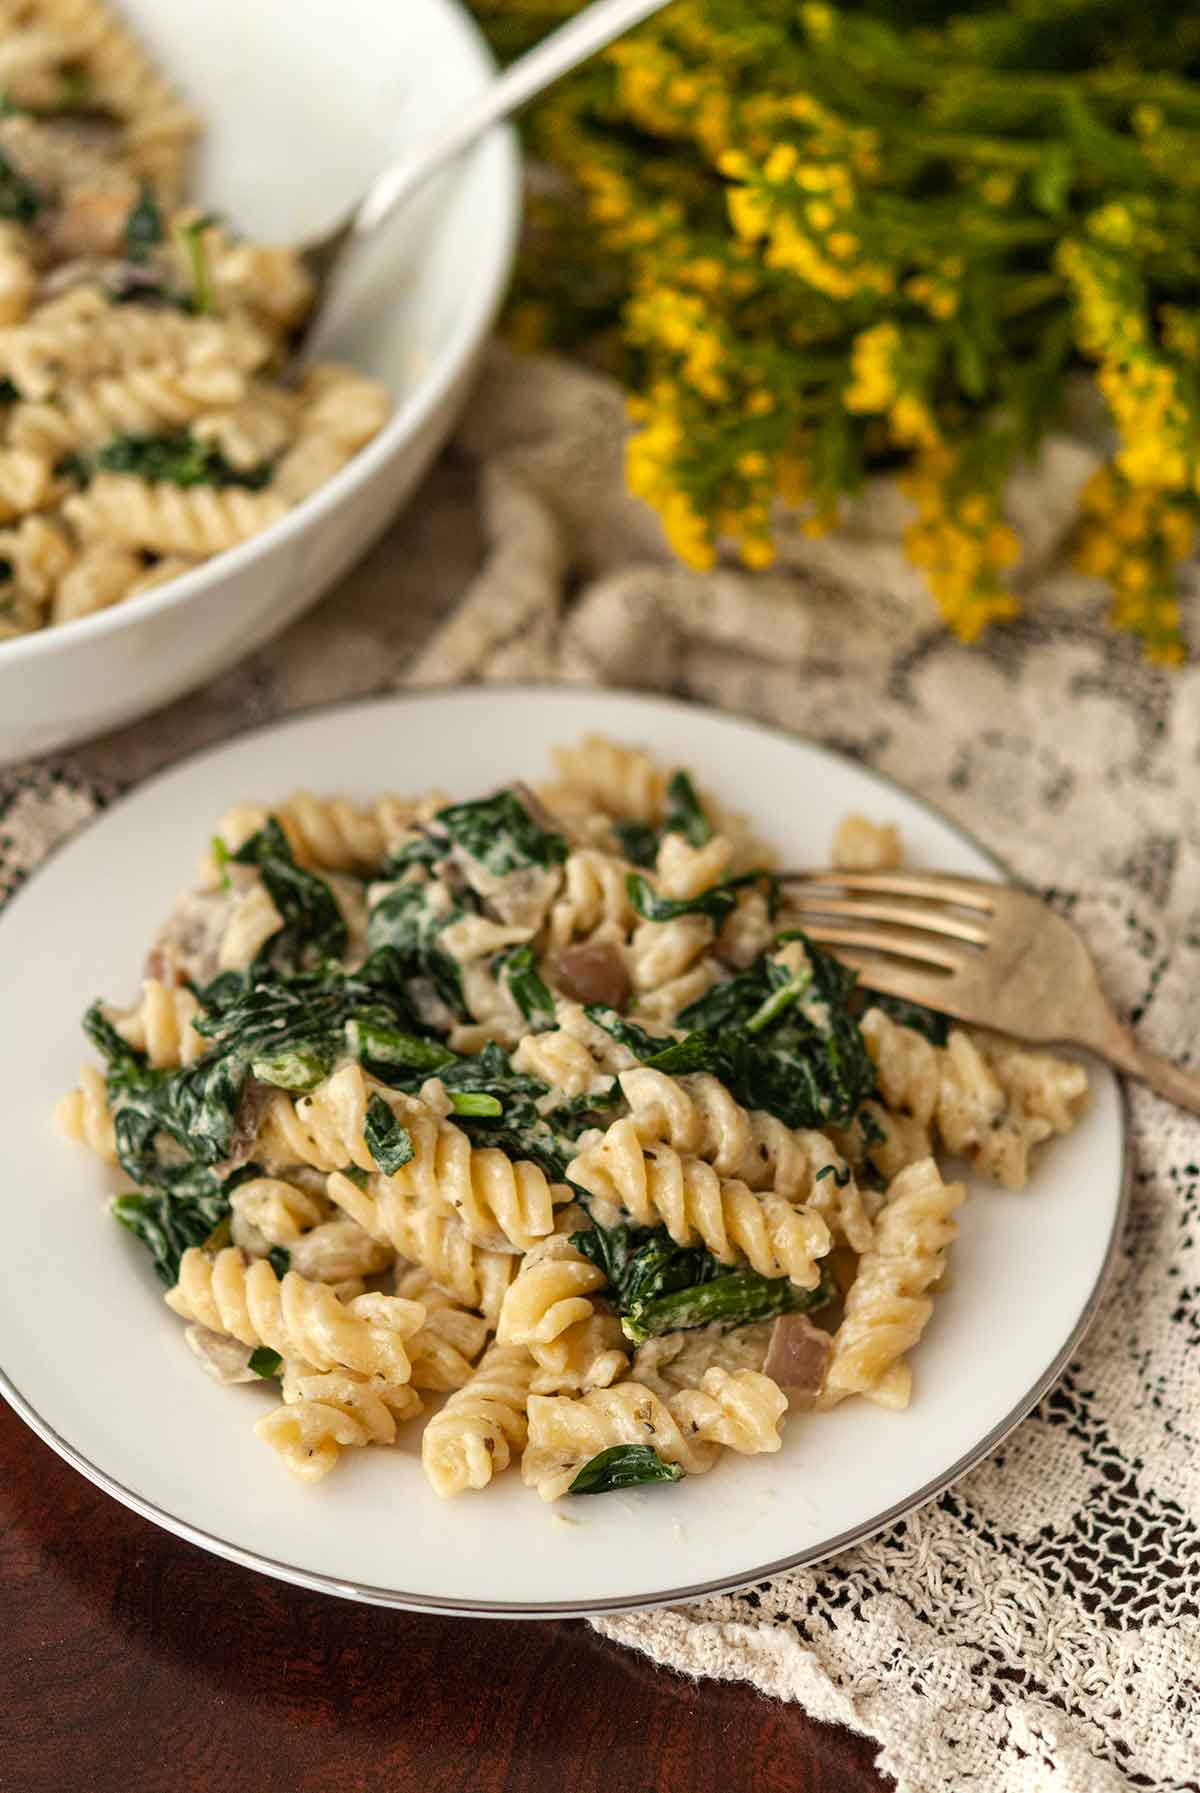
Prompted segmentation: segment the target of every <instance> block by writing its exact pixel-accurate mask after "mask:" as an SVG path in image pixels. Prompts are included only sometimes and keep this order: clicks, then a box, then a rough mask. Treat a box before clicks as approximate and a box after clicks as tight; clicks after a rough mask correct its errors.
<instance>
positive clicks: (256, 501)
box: [63, 473, 287, 559]
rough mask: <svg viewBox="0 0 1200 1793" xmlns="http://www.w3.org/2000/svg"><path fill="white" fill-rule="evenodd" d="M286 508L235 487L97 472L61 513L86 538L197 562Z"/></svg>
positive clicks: (256, 530)
mask: <svg viewBox="0 0 1200 1793" xmlns="http://www.w3.org/2000/svg"><path fill="white" fill-rule="evenodd" d="M286 510H287V505H286V504H285V503H284V501H283V499H282V498H279V497H277V496H276V494H275V493H274V492H273V491H270V490H267V491H263V492H249V491H245V490H243V489H242V488H241V487H240V486H227V487H221V488H218V487H216V486H173V485H166V484H152V483H151V482H150V481H149V480H145V479H138V478H137V477H136V476H135V475H134V474H130V473H98V474H97V475H96V477H95V479H94V480H93V481H92V483H91V485H90V486H89V487H88V489H87V491H86V492H80V493H78V494H77V495H76V496H75V497H74V498H68V499H67V501H66V503H65V504H64V505H63V515H64V516H65V517H66V518H67V520H68V522H70V523H71V524H73V526H74V527H75V528H76V529H77V530H78V531H79V533H80V535H81V536H83V537H84V538H85V539H87V538H89V537H92V538H94V537H96V536H103V537H104V538H105V539H107V540H109V541H116V542H123V543H124V544H125V545H126V546H127V547H130V548H145V549H149V550H150V551H151V552H153V553H155V554H183V555H187V556H188V557H190V558H196V559H199V558H202V557H203V556H205V555H209V554H221V553H223V552H224V551H225V549H227V548H236V547H237V545H238V543H239V542H244V541H247V540H249V538H250V537H251V536H252V535H258V534H259V532H260V531H261V530H263V529H267V528H269V527H270V525H271V524H272V523H277V522H278V521H279V519H280V517H282V516H283V515H284V513H285V512H286Z"/></svg>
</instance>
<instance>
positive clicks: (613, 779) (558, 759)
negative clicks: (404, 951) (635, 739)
mask: <svg viewBox="0 0 1200 1793" xmlns="http://www.w3.org/2000/svg"><path fill="white" fill-rule="evenodd" d="M554 763H555V766H556V768H557V770H558V774H559V777H560V779H561V780H562V782H563V784H564V785H565V786H566V787H567V788H568V789H569V790H573V791H576V792H579V793H580V794H582V795H583V796H585V797H586V798H587V799H588V800H589V802H590V803H591V804H592V805H593V807H595V808H598V809H604V810H607V811H608V813H609V815H611V816H621V817H624V818H626V819H627V820H629V821H634V822H656V821H658V820H659V819H660V817H661V815H662V811H663V806H664V804H665V802H666V793H667V779H666V774H665V773H664V772H663V771H661V769H660V768H659V767H658V766H656V765H655V763H654V761H653V760H652V759H651V757H650V755H649V754H648V753H645V752H643V750H642V749H641V748H640V747H626V746H624V745H623V744H622V743H621V742H619V741H610V740H609V739H608V738H607V737H606V736H604V735H587V736H585V737H584V739H583V740H582V741H581V742H580V743H579V745H578V746H577V747H556V748H555V750H554ZM550 800H551V802H553V793H550Z"/></svg>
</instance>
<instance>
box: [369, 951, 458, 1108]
mask: <svg viewBox="0 0 1200 1793" xmlns="http://www.w3.org/2000/svg"><path fill="white" fill-rule="evenodd" d="M370 964H371V960H368V961H367V965H365V966H364V967H363V970H364V971H365V970H366V969H367V967H368V966H369V965H370ZM346 1044H347V1046H348V1047H349V1049H350V1051H351V1053H352V1054H353V1056H354V1057H355V1058H356V1059H358V1060H359V1062H360V1063H361V1064H363V1065H365V1066H366V1068H367V1069H368V1070H369V1071H370V1073H371V1075H372V1076H373V1077H377V1078H378V1079H379V1081H380V1083H386V1084H388V1085H389V1086H390V1087H391V1088H393V1089H405V1088H408V1087H409V1086H410V1085H414V1086H415V1084H416V1083H423V1082H424V1080H425V1078H426V1077H436V1076H437V1074H438V1072H439V1071H441V1070H442V1069H443V1068H444V1067H445V1066H447V1065H452V1064H456V1063H457V1060H458V1055H457V1053H454V1052H451V1050H450V1048H449V1046H443V1045H441V1044H440V1042H439V1041H437V1040H427V1039H422V1038H421V1037H420V1036H419V1035H418V1034H415V1033H412V1032H410V1031H409V1030H408V1029H407V1028H400V1027H395V1026H391V1025H389V1024H388V1023H387V1022H384V1021H378V1020H372V1019H371V1018H370V1016H369V1015H367V1014H365V1013H357V1014H354V1015H352V1016H351V1017H350V1019H349V1021H347V1023H346ZM397 1072H399V1073H400V1075H398V1076H397V1074H396V1073H397ZM413 1072H416V1073H419V1076H418V1077H417V1078H416V1079H414V1078H413V1076H412V1073H413Z"/></svg>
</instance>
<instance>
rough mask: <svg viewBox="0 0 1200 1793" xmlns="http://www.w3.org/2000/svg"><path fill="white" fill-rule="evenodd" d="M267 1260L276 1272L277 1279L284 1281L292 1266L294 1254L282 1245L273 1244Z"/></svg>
mask: <svg viewBox="0 0 1200 1793" xmlns="http://www.w3.org/2000/svg"><path fill="white" fill-rule="evenodd" d="M267 1262H268V1264H270V1266H271V1268H272V1270H273V1271H274V1272H275V1276H276V1279H277V1281H279V1282H282V1281H283V1279H284V1277H285V1276H286V1275H287V1273H288V1271H289V1270H290V1269H291V1267H292V1254H291V1252H290V1251H288V1250H287V1249H286V1247H284V1246H282V1245H273V1246H272V1247H271V1249H270V1251H269V1252H268V1253H267Z"/></svg>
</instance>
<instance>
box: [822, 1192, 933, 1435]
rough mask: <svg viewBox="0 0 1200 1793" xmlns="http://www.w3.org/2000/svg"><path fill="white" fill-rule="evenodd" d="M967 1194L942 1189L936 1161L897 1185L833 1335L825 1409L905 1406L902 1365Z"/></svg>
mask: <svg viewBox="0 0 1200 1793" xmlns="http://www.w3.org/2000/svg"><path fill="white" fill-rule="evenodd" d="M965 1194H966V1191H965V1189H964V1188H963V1185H962V1184H961V1183H944V1182H943V1181H942V1178H941V1176H940V1174H939V1172H938V1168H937V1166H936V1164H935V1163H934V1162H933V1159H932V1158H925V1159H922V1160H921V1162H920V1163H917V1164H910V1165H909V1166H908V1167H907V1168H906V1169H904V1170H902V1171H901V1172H900V1175H899V1176H898V1177H897V1178H896V1179H895V1181H894V1182H893V1183H892V1185H891V1187H890V1188H889V1190H888V1193H887V1202H886V1204H885V1206H884V1208H883V1210H882V1212H881V1213H880V1215H879V1217H878V1219H877V1220H876V1223H875V1243H874V1244H873V1246H872V1247H871V1249H870V1251H867V1252H864V1253H863V1255H862V1257H861V1258H860V1259H859V1261H858V1269H857V1271H856V1273H855V1277H854V1281H853V1282H852V1283H851V1285H850V1288H849V1291H848V1292H847V1295H846V1300H845V1308H844V1311H843V1316H842V1322H841V1325H840V1326H839V1327H838V1329H837V1332H836V1333H835V1334H834V1338H833V1351H832V1354H831V1356H830V1360H829V1367H828V1370H827V1372H826V1377H825V1390H824V1395H823V1403H824V1404H825V1405H831V1404H833V1403H834V1402H836V1401H839V1400H841V1399H842V1398H843V1397H844V1396H846V1395H850V1394H866V1395H871V1394H877V1393H880V1392H882V1395H883V1399H884V1402H885V1404H886V1405H889V1406H901V1407H903V1406H906V1405H907V1403H908V1384H909V1376H908V1372H907V1366H906V1365H903V1364H902V1363H901V1361H900V1360H901V1359H902V1358H903V1357H904V1355H905V1353H906V1352H907V1351H909V1350H911V1348H912V1346H913V1345H915V1344H916V1342H917V1340H918V1339H919V1338H920V1336H921V1334H922V1332H923V1331H924V1330H925V1327H926V1325H927V1323H928V1321H929V1316H930V1314H931V1313H932V1311H933V1301H932V1299H931V1298H930V1296H929V1294H928V1290H929V1288H930V1286H931V1284H933V1283H935V1282H937V1281H938V1279H939V1278H940V1277H941V1275H942V1274H943V1272H944V1270H945V1268H946V1249H947V1247H948V1246H949V1245H950V1243H951V1242H952V1241H953V1239H954V1238H955V1236H956V1234H957V1232H958V1224H957V1222H956V1221H955V1219H954V1212H955V1210H956V1209H957V1208H958V1207H959V1206H960V1205H961V1204H962V1201H963V1198H964V1196H965Z"/></svg>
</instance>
